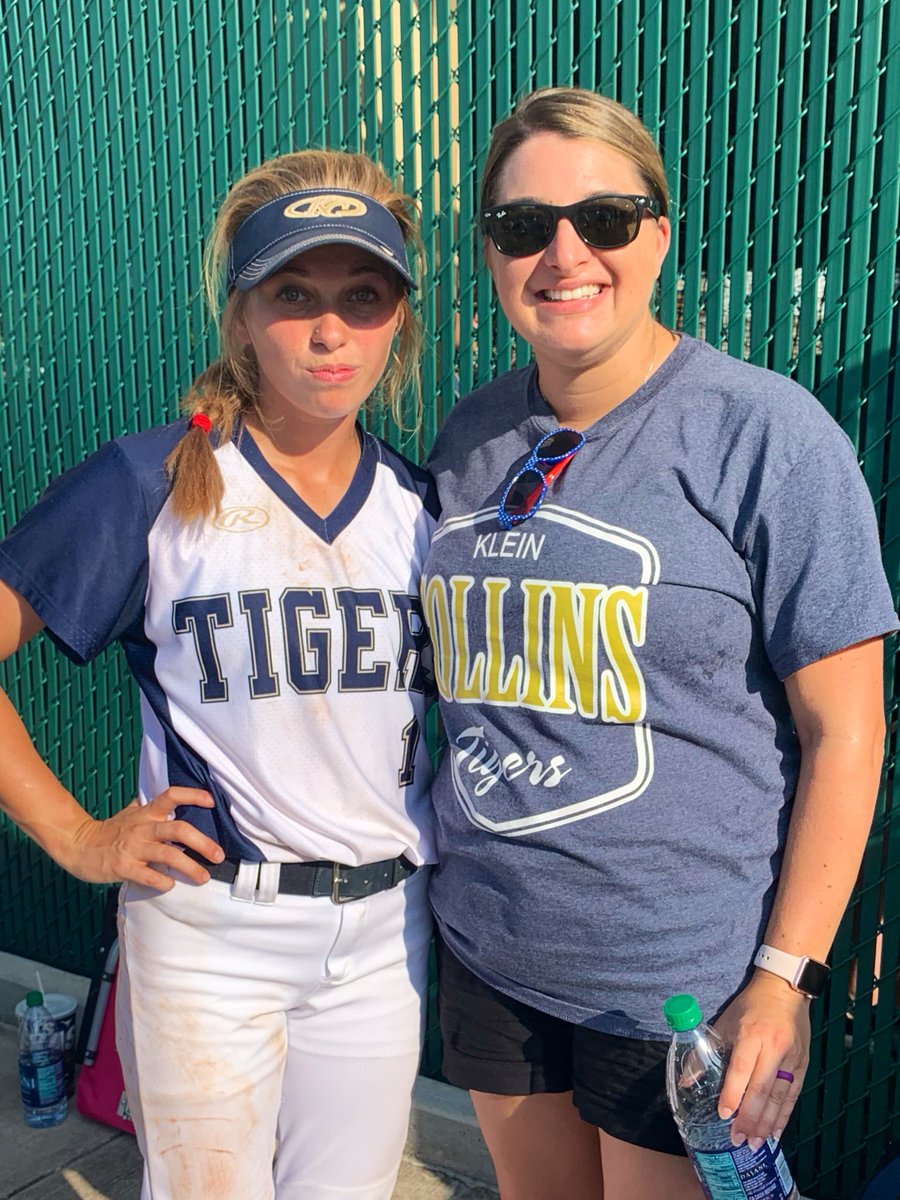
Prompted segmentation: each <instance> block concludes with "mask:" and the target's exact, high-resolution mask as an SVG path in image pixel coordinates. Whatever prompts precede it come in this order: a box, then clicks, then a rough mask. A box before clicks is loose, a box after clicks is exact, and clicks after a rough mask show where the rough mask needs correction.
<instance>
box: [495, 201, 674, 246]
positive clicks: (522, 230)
mask: <svg viewBox="0 0 900 1200" xmlns="http://www.w3.org/2000/svg"><path fill="white" fill-rule="evenodd" d="M660 212H661V205H660V202H659V200H657V199H655V198H654V197H653V196H618V195H600V196H588V197H587V198H586V199H585V200H578V201H577V202H576V203H575V204H563V205H559V204H540V203H538V202H537V201H532V200H515V201H513V203H511V204H495V205H494V206H493V208H487V209H485V210H484V212H483V213H482V214H481V228H482V231H483V232H484V233H485V235H486V236H487V237H489V238H490V239H491V241H492V242H493V243H494V245H495V246H496V247H497V249H498V250H499V251H500V253H501V254H505V255H507V256H508V257H510V258H527V257H528V256H529V255H531V254H538V253H539V252H540V251H541V250H546V249H547V247H548V246H549V245H550V243H551V242H552V241H553V239H554V237H555V236H556V227H557V225H558V224H559V222H560V220H561V219H562V218H563V217H565V218H566V219H567V220H569V221H571V222H572V226H573V228H574V229H575V232H576V233H577V234H578V236H579V237H580V238H581V240H582V241H583V242H584V243H585V244H586V245H588V246H592V247H593V248H594V249H595V250H618V249H619V248H620V247H621V246H627V245H628V244H629V243H630V242H633V241H634V240H635V238H636V237H637V235H638V233H639V232H640V229H641V221H642V220H643V219H644V216H645V215H646V214H649V215H650V216H651V217H653V218H654V219H656V218H658V217H659V216H660Z"/></svg>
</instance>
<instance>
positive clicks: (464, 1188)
mask: <svg viewBox="0 0 900 1200" xmlns="http://www.w3.org/2000/svg"><path fill="white" fill-rule="evenodd" d="M34 966H35V964H33V963H29V962H27V961H26V960H25V959H21V958H16V957H15V956H13V955H9V954H2V953H0V1200H139V1198H140V1193H141V1160H140V1154H139V1153H138V1149H137V1145H136V1143H135V1140H134V1138H133V1137H131V1136H130V1134H127V1133H121V1132H119V1131H118V1130H115V1129H112V1128H110V1127H109V1126H106V1125H100V1124H98V1123H97V1122H96V1121H89V1120H87V1119H86V1118H85V1117H82V1116H81V1114H80V1113H79V1112H77V1111H76V1109H75V1105H74V1103H73V1102H71V1101H70V1104H69V1114H68V1116H67V1117H66V1119H65V1121H63V1123H62V1124H61V1125H58V1126H56V1127H55V1128H53V1129H40V1130H38V1129H30V1128H29V1127H28V1126H27V1125H26V1124H25V1122H24V1121H23V1119H22V1110H21V1106H20V1102H19V1085H18V1073H17V1034H16V1028H15V1012H14V1010H15V1005H16V1003H17V1002H18V1001H19V1000H21V998H22V996H23V995H24V994H25V992H26V991H27V990H28V989H29V988H32V987H34V986H35V983H34ZM39 969H40V972H41V981H42V983H43V985H44V988H45V990H46V991H48V992H64V993H66V994H68V995H72V996H74V997H75V998H76V1000H77V1001H78V1002H79V1024H80V1015H81V1006H82V1005H83V1003H84V1000H85V998H86V996H87V988H88V981H87V980H86V979H82V978H81V977H79V976H73V975H67V974H65V973H64V972H60V971H54V970H53V969H52V968H48V967H40V968H39ZM492 1185H493V1172H492V1170H491V1165H490V1159H489V1157H488V1154H487V1151H486V1149H485V1147H484V1143H483V1141H482V1140H481V1135H480V1134H479V1132H478V1127H477V1125H476V1123H475V1119H474V1116H473V1114H472V1110H471V1105H470V1104H469V1100H468V1096H467V1095H466V1094H465V1093H463V1092H460V1091H459V1090H458V1089H456V1088H451V1087H448V1085H446V1084H440V1083H435V1082H434V1081H432V1080H427V1079H421V1080H419V1083H418V1085H417V1088H416V1098H415V1105H414V1108H413V1115H412V1120H411V1122H410V1134H409V1139H408V1141H407V1153H406V1156H405V1157H404V1160H403V1164H402V1166H401V1169H400V1177H399V1179H398V1181H397V1188H396V1190H395V1192H394V1200H496V1197H497V1191H496V1188H495V1187H494V1186H492ZM248 1200H249V1198H248Z"/></svg>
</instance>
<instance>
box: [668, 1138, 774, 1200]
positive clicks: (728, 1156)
mask: <svg viewBox="0 0 900 1200" xmlns="http://www.w3.org/2000/svg"><path fill="white" fill-rule="evenodd" d="M686 1149H687V1152H688V1156H689V1158H690V1159H691V1162H692V1163H693V1164H694V1167H695V1169H696V1171H697V1174H698V1175H699V1176H700V1182H701V1184H702V1185H703V1190H704V1192H705V1193H706V1196H707V1200H789V1197H790V1196H791V1195H792V1194H793V1191H794V1181H793V1179H792V1178H791V1172H790V1169H789V1168H788V1165H787V1163H786V1161H785V1158H784V1155H783V1154H782V1152H781V1150H780V1148H779V1146H778V1143H777V1142H776V1141H774V1140H773V1139H772V1138H769V1140H768V1141H767V1142H765V1143H764V1144H763V1145H762V1146H760V1148H759V1149H758V1150H751V1149H750V1147H749V1145H748V1144H747V1143H746V1142H745V1143H744V1144H743V1146H732V1147H731V1148H730V1149H728V1150H716V1151H709V1150H695V1149H694V1148H693V1147H692V1146H687V1147H686Z"/></svg>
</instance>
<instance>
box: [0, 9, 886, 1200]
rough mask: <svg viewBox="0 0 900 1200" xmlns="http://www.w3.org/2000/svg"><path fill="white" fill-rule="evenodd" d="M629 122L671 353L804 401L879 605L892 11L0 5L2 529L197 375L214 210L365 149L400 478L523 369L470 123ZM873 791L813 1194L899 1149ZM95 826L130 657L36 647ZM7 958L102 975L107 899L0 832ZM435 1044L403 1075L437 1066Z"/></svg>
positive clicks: (45, 739) (114, 766) (836, 1186)
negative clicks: (97, 948) (408, 401)
mask: <svg viewBox="0 0 900 1200" xmlns="http://www.w3.org/2000/svg"><path fill="white" fill-rule="evenodd" d="M560 83H574V84H579V85H581V86H585V87H591V88H596V89H598V90H599V91H601V92H604V93H605V94H607V95H611V96H614V97H616V98H617V99H619V100H621V101H622V102H623V103H625V104H626V105H628V106H629V107H632V108H634V109H636V110H637V111H638V112H639V113H640V114H641V115H642V117H643V119H644V121H645V122H646V123H647V125H648V126H649V127H650V128H651V130H653V131H654V133H656V134H658V136H659V139H660V142H661V145H662V148H663V153H664V158H665V160H666V164H667V167H668V169H669V172H670V179H671V184H672V192H673V201H674V212H675V217H676V226H675V237H674V243H673V247H672V252H671V254H670V257H669V260H668V263H667V265H666V269H665V272H664V275H663V278H662V281H661V286H660V293H659V305H660V313H661V317H662V319H663V320H664V321H665V322H667V323H668V324H669V325H671V326H673V327H676V328H682V329H685V330H687V331H688V332H690V333H694V334H698V335H700V336H702V337H705V338H706V339H707V340H708V341H710V342H712V343H713V344H715V345H718V346H720V347H722V348H723V349H727V350H729V351H730V352H731V353H732V354H735V355H738V356H743V357H746V358H749V359H750V360H752V361H753V362H756V363H759V364H761V365H764V366H767V367H771V368H773V369H774V370H776V371H780V372H782V373H784V374H789V375H792V376H793V377H794V378H796V379H798V380H799V381H800V382H801V383H802V384H804V385H805V386H806V387H808V388H810V389H811V390H812V391H813V392H815V393H816V395H817V396H818V397H819V399H820V400H821V402H822V403H823V404H824V405H825V406H826V408H827V409H828V410H829V411H830V412H831V413H833V414H834V416H835V417H836V418H837V419H838V420H839V421H840V423H841V425H842V426H843V427H844V429H846V431H847V432H848V433H849V434H850V435H851V437H852V438H853V439H854V441H855V443H856V445H857V446H858V449H859V456H860V461H861V463H862V466H863V469H864V471H865V475H866V479H867V481H868V483H869V486H870V489H871V491H872V495H873V497H874V499H875V503H876V506H877V509H878V513H879V518H880V521H881V527H882V531H883V544H884V554H885V563H886V567H887V570H888V573H889V577H890V579H891V581H892V584H894V585H896V584H897V582H898V579H900V428H898V427H897V426H896V418H895V412H894V407H895V403H896V398H897V385H898V372H897V365H898V363H897V358H898V351H897V326H898V311H900V305H898V280H900V275H898V252H897V240H898V239H897V229H898V219H900V4H898V3H896V2H895V3H891V2H890V0H735V2H733V3H725V2H722V0H669V2H668V3H666V2H665V0H582V2H581V3H574V4H573V3H564V2H563V0H530V2H527V0H492V2H488V0H482V2H480V3H476V2H475V0H418V2H413V0H343V2H339V0H325V2H324V3H320V4H317V5H310V6H306V5H305V4H299V3H297V4H291V3H289V2H288V0H267V2H261V3H257V2H254V0H195V2H194V3H191V4H185V3H178V2H177V0H82V2H79V0H6V3H5V4H4V6H3V8H2V9H0V280H2V288H0V381H2V393H3V404H2V406H0V472H2V475H0V477H2V481H3V487H2V491H0V523H2V525H3V526H6V525H8V524H9V523H11V522H12V520H13V519H14V518H15V517H16V516H17V515H18V514H19V513H21V512H22V511H23V510H24V508H25V507H26V506H27V505H29V504H30V503H31V502H32V501H33V500H34V499H35V497H36V496H37V495H38V493H39V492H40V491H41V489H42V488H43V487H44V486H45V484H46V482H47V481H48V480H49V478H50V477H51V476H52V475H53V474H55V473H57V472H58V471H59V470H61V469H62V468H63V467H65V466H67V465H71V464H72V463H74V462H76V461H77V460H79V459H80V458H82V457H83V456H84V455H85V454H86V453H88V452H89V451H91V450H93V449H95V448H96V447H97V446H98V445H99V444H100V443H101V442H102V441H104V440H106V439H108V438H110V437H113V436H115V435H117V434H119V433H122V432H124V431H130V430H135V429H139V428H145V427H147V426H149V425H151V424H154V423H158V422H160V421H163V420H165V419H168V418H171V417H172V416H173V415H174V414H175V413H176V411H177V406H178V399H179V395H180V393H181V392H182V390H183V389H184V387H185V386H186V384H187V383H188V382H189V380H190V379H191V377H192V376H193V374H194V373H195V372H196V371H197V370H199V369H200V368H201V367H202V366H203V365H204V364H205V363H206V362H207V361H208V359H209V357H210V356H211V355H212V354H213V353H214V348H215V343H214V337H213V335H212V332H211V330H210V329H209V326H208V325H207V323H206V321H205V317H204V314H203V311H202V306H201V298H200V259H201V247H202V242H203V238H204V236H205V234H206V233H207V232H208V230H209V227H210V223H211V219H212V215H213V212H214V210H215V207H216V205H217V203H218V202H219V201H220V200H221V198H222V196H223V195H224V193H225V191H226V189H227V187H228V185H229V183H230V182H231V181H232V180H233V179H235V178H236V177H238V176H239V175H240V174H241V173H242V172H243V171H244V170H245V169H246V168H247V167H249V166H252V165H255V164H256V163H258V162H260V161H262V160H263V159H264V158H267V157H270V156H272V155H274V154H278V153H281V152H284V151H287V150H290V149H295V148H298V147H302V146H306V145H321V144H330V145H333V146H344V147H347V148H351V149H363V150H365V151H367V152H368V153H370V154H372V155H373V156H375V157H377V158H379V159H380V160H382V161H383V162H384V163H385V165H386V166H387V167H388V168H389V170H392V171H393V172H394V173H395V174H396V175H397V176H399V177H400V178H402V180H403V181H404V184H405V186H406V188H407V190H409V191H410V192H412V193H413V194H414V195H415V196H416V197H417V199H418V200H419V202H420V204H421V208H422V216H423V232H424V240H425V246H426V251H427V260H428V269H427V282H426V286H425V287H424V288H423V290H422V293H421V305H422V314H423V317H424V320H425V324H426V327H427V329H428V334H429V345H428V350H427V353H426V355H425V361H424V394H425V397H426V407H425V418H424V425H423V428H422V431H421V434H420V435H419V436H418V437H415V436H410V435H408V434H403V433H401V431H400V430H398V429H397V428H395V427H393V426H392V424H391V423H390V421H387V420H386V419H385V420H382V419H381V418H377V417H376V418H373V420H374V422H375V424H376V426H377V427H378V429H379V432H383V433H385V434H386V435H387V436H388V437H389V438H391V439H392V440H393V441H394V442H395V443H396V444H399V445H401V447H402V448H403V449H405V450H406V451H407V452H408V453H411V454H413V455H414V456H421V455H422V454H423V453H424V451H425V450H426V449H427V448H428V446H429V445H430V443H431V440H432V438H433V437H434V433H435V431H436V429H437V427H438V425H439V423H440V421H441V418H442V416H443V415H444V414H445V413H446V412H447V410H448V409H449V408H450V406H451V405H452V404H453V403H454V400H455V398H456V396H457V395H458V394H459V393H465V392H466V391H468V390H470V389H471V388H472V387H473V386H475V385H476V384H478V383H481V382H483V381H484V380H485V379H486V378H488V377H489V376H490V375H491V374H492V373H494V372H496V371H498V370H504V369H506V368H508V367H509V366H510V365H512V364H514V363H515V361H516V360H517V358H519V360H520V361H521V358H522V356H523V354H524V353H525V348H524V347H523V346H522V345H521V343H519V342H518V340H517V339H516V338H515V337H514V336H512V335H511V332H510V330H509V327H508V326H507V324H506V322H505V321H504V319H503V317H502V315H501V314H499V313H498V311H497V309H496V305H495V303H494V301H493V298H492V295H491V288H490V281H489V279H488V277H487V275H486V272H485V271H484V268H483V266H482V264H481V261H480V246H479V238H478V234H477V221H476V219H475V214H476V206H477V199H476V197H477V180H478V174H479V169H480V166H481V163H482V161H483V157H484V154H485V151H486V148H487V144H488V137H489V132H490V129H491V126H492V124H493V123H494V121H495V120H497V119H498V118H499V117H501V116H503V115H505V113H506V112H507V111H508V110H509V108H510V107H511V104H512V102H513V101H514V99H515V98H516V97H517V96H518V95H520V94H522V93H523V92H525V91H528V90H530V89H531V88H533V87H535V86H542V85H547V84H560ZM889 654H890V657H889V664H888V665H889V673H888V677H889V696H890V697H891V699H890V700H889V726H890V740H889V755H888V760H887V768H886V776H885V788H884V789H883V793H882V797H881V801H880V803H879V808H878V814H877V817H876V820H875V824H874V827H873V830H872V834H871V837H870V838H869V843H868V847H867V851H866V856H865V861H864V864H863V867H862V871H861V873H860V879H859V886H858V888H857V891H856V893H855V895H854V898H853V901H852V904H851V906H850V909H849V911H848V914H847V917H846V919H845V921H844V922H843V924H842V927H841V930H840V933H839V935H838V938H837V941H836V944H835V948H834V954H833V966H834V972H833V976H832V982H831V986H830V988H829V992H828V994H827V996H826V997H825V999H824V1001H821V1002H819V1003H817V1004H816V1005H815V1006H814V1009H813V1013H814V1018H813V1019H814V1026H815V1028H814V1041H813V1047H812V1063H811V1067H810V1072H809V1078H808V1082H807V1086H806V1088H805V1091H804V1094H803V1098H802V1100H801V1103H800V1105H799V1110H798V1115H797V1119H796V1128H795V1130H794V1138H793V1144H794V1146H795V1147H796V1149H795V1153H794V1165H795V1168H796V1173H797V1176H798V1179H799V1182H800V1185H801V1190H803V1191H804V1192H806V1193H807V1194H809V1195H813V1196H815V1197H817V1198H820V1200H838V1198H840V1200H850V1198H851V1197H852V1196H853V1195H854V1193H855V1191H856V1189H857V1187H858V1185H859V1183H860V1181H861V1180H862V1179H863V1178H865V1176H866V1175H867V1174H868V1172H869V1171H870V1170H871V1168H872V1166H873V1164H874V1162H875V1161H876V1159H877V1157H878V1156H879V1154H880V1152H881V1150H882V1149H883V1147H884V1145H885V1144H886V1142H887V1140H888V1139H889V1138H890V1137H891V1136H892V1135H893V1136H900V1116H898V1061H900V1045H898V1041H900V1029H898V1025H897V1020H896V1014H897V998H898V996H897V980H898V962H900V905H898V901H900V814H895V812H894V809H893V800H892V791H891V784H892V781H893V776H894V763H895V760H894V750H895V730H896V708H897V704H896V695H897V689H896V687H895V686H894V685H895V678H894V660H893V650H892V648H891V649H890V651H889ZM0 678H2V681H3V683H4V685H5V686H7V687H8V688H9V690H10V692H11V694H12V696H13V699H14V700H15V702H16V703H17V704H18V705H20V707H21V710H22V711H23V713H24V715H25V719H26V722H27V723H28V725H29V728H30V729H31V730H32V732H33V734H34V737H35V740H36V742H37V744H38V746H39V748H40V749H41V751H42V752H44V753H45V754H46V755H47V756H48V758H49V760H50V761H51V763H52V764H53V766H54V768H55V769H57V770H58V771H59V772H60V774H61V776H62V778H63V779H64V781H65V782H66V784H67V785H68V786H69V787H71V788H72V789H73V790H74V792H75V793H76V794H77V795H78V796H80V797H81V798H83V799H84V801H85V803H86V804H87V805H88V807H89V808H90V810H91V811H92V812H94V813H96V814H98V815H108V814H109V813H110V812H111V811H113V810H114V809H116V808H117V807H118V806H119V805H121V804H122V803H123V802H124V801H125V800H126V799H128V798H129V797H130V796H131V795H132V794H133V791H134V787H135V747H136V744H137V739H138V732H137V728H136V720H135V717H136V697H135V695H134V690H133V688H132V685H131V684H130V683H129V682H128V681H127V680H126V678H125V676H124V674H123V670H122V662H121V659H120V657H119V656H117V655H115V654H112V655H109V656H107V657H106V658H105V659H104V660H103V661H102V662H100V663H99V664H96V665H94V666H92V667H89V668H86V669H84V670H81V671H78V670H75V669H73V668H71V667H69V666H68V664H67V663H65V662H64V661H62V660H61V659H60V657H59V656H58V655H57V654H55V653H53V652H51V651H50V649H49V647H48V646H47V644H46V643H45V641H44V640H43V639H41V640H39V642H38V643H37V644H35V645H34V646H32V647H31V648H29V650H28V651H26V652H25V653H23V654H21V655H20V656H19V657H18V658H17V659H15V660H14V661H13V662H11V663H10V664H7V666H6V667H5V668H4V669H3V671H2V674H0ZM0 839H2V846H3V851H4V862H5V870H4V871H3V874H2V883H0V946H2V947H3V948H4V949H6V950H7V951H11V952H14V953H17V954H22V955H26V956H29V957H34V958H37V959H40V960H42V961H46V962H52V963H55V964H57V965H59V966H62V967H65V968H68V969H71V970H76V971H85V970H87V969H89V968H90V966H91V965H92V949H93V944H94V938H95V935H96V931H97V928H98V921H99V912H100V908H101V905H102V894H101V892H100V891H99V890H98V889H93V888H89V887H87V886H84V885H80V884H78V883H75V882H73V881H72V880H70V879H68V878H66V877H65V876H63V875H62V873H61V872H59V871H58V870H56V869H55V868H54V867H53V866H52V865H51V864H50V863H49V862H48V861H47V860H46V859H45V858H44V857H43V856H42V855H41V854H40V853H38V852H36V851H35V850H34V849H33V848H32V846H31V844H30V843H29V842H28V841H27V840H26V839H25V838H23V837H22V836H20V835H19V834H18V833H17V832H16V831H15V830H14V829H12V828H11V827H10V826H9V825H8V824H6V825H2V826H0ZM437 1061H438V1060H437V1046H436V1038H435V1035H434V1031H433V1030H432V1032H431V1034H430V1036H429V1040H428V1047H427V1050H426V1063H425V1069H426V1071H427V1072H429V1073H434V1072H436V1070H437Z"/></svg>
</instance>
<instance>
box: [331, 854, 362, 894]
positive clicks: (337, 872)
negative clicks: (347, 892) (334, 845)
mask: <svg viewBox="0 0 900 1200" xmlns="http://www.w3.org/2000/svg"><path fill="white" fill-rule="evenodd" d="M343 882H344V876H343V875H342V874H341V864H340V863H332V864H331V899H332V902H333V903H334V904H349V903H350V902H351V901H352V900H356V899H357V897H356V896H342V895H341V884H342V883H343Z"/></svg>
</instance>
